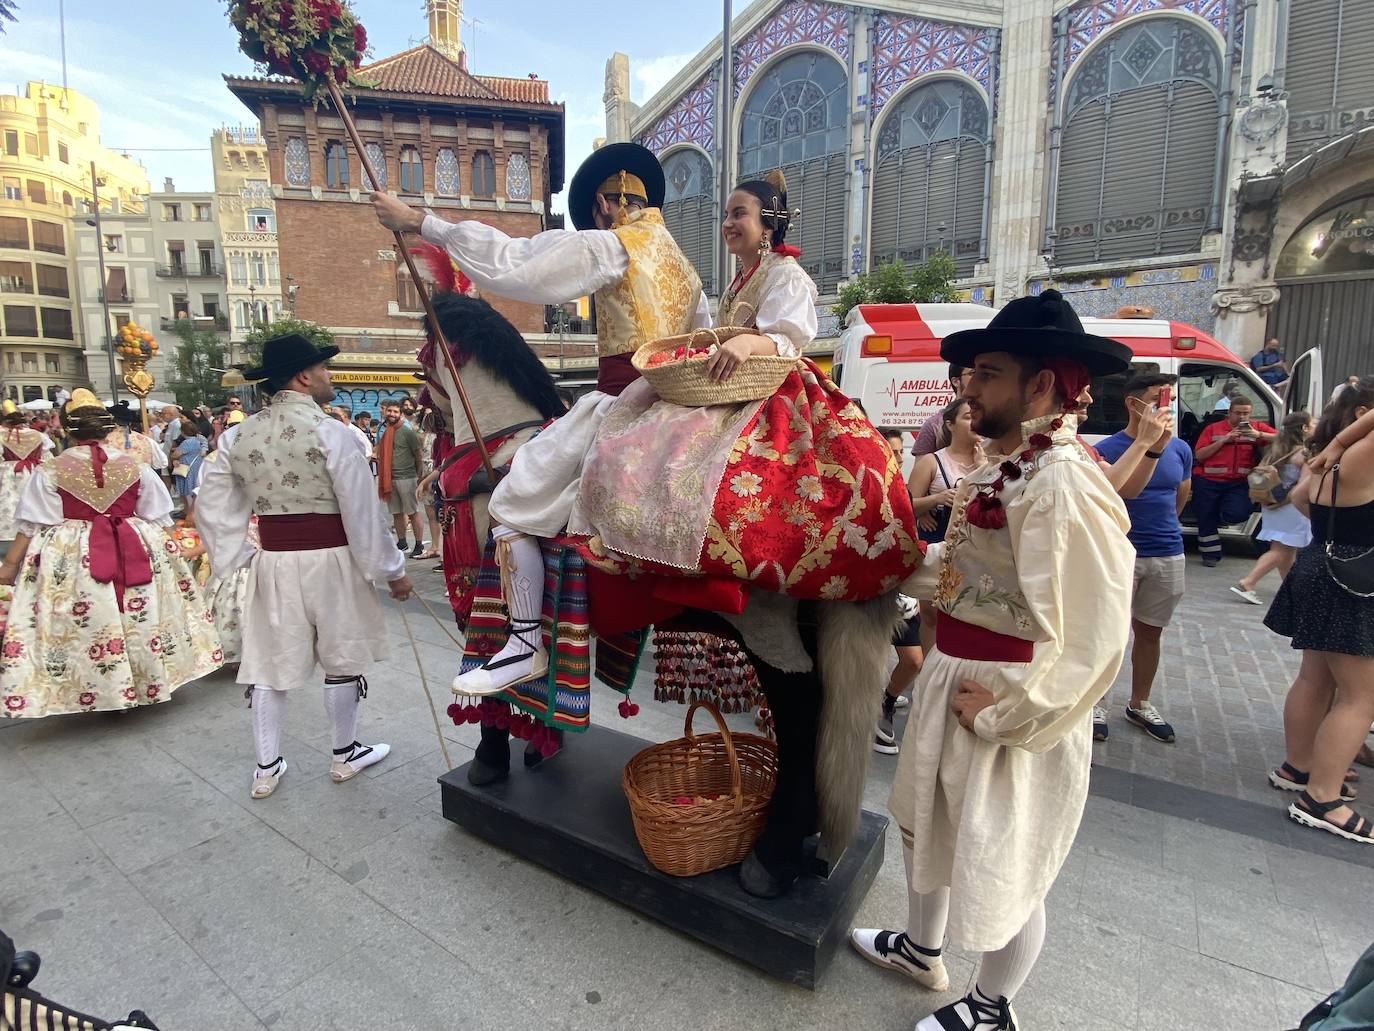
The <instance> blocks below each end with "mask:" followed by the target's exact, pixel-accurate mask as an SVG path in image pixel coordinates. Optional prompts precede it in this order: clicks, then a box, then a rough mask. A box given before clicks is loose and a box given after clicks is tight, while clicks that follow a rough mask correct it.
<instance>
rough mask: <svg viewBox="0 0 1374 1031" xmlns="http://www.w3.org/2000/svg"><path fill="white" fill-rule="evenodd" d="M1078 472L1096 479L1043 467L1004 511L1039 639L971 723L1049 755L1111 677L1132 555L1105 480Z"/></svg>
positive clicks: (993, 737)
mask: <svg viewBox="0 0 1374 1031" xmlns="http://www.w3.org/2000/svg"><path fill="white" fill-rule="evenodd" d="M1084 471H1089V472H1092V473H1094V474H1096V470H1090V469H1088V467H1086V466H1083V465H1081V463H1076V462H1052V463H1049V464H1047V465H1046V466H1045V467H1044V468H1042V469H1041V470H1040V471H1039V472H1038V473H1037V474H1036V480H1035V481H1034V482H1033V483H1032V484H1029V485H1028V486H1027V487H1026V490H1025V492H1024V493H1023V494H1021V496H1020V497H1018V498H1016V499H1015V500H1014V501H1012V502H1011V504H1009V505H1008V506H1007V528H1008V530H1010V532H1011V543H1012V553H1013V555H1014V556H1015V560H1016V572H1017V578H1018V579H1019V581H1020V587H1021V593H1022V594H1023V595H1024V596H1025V599H1026V607H1027V609H1028V611H1029V612H1030V615H1031V618H1032V619H1033V620H1034V621H1035V622H1036V623H1037V624H1038V629H1039V633H1036V634H1035V635H1034V639H1035V642H1036V643H1035V652H1034V657H1033V658H1032V660H1031V661H1030V662H1028V663H1026V664H1024V665H1008V666H1007V667H1005V668H1004V670H1003V676H1002V678H1001V681H1000V686H999V688H998V697H997V700H996V703H995V704H993V705H990V706H988V707H987V708H986V709H984V710H983V711H982V712H980V713H979V714H978V715H977V717H976V718H975V719H974V731H975V733H977V735H978V736H979V737H981V738H984V739H985V740H988V741H994V742H996V743H998V744H1002V745H1014V746H1018V747H1021V748H1025V749H1028V750H1029V751H1032V752H1043V751H1046V750H1048V749H1050V748H1052V747H1054V746H1055V745H1056V744H1058V743H1059V742H1060V741H1061V740H1062V739H1063V738H1064V737H1065V735H1067V734H1068V733H1069V732H1070V731H1071V730H1072V729H1073V728H1074V727H1075V726H1077V725H1080V724H1083V723H1085V722H1086V720H1087V719H1088V714H1089V710H1091V709H1092V707H1093V706H1094V705H1095V704H1096V703H1097V702H1098V701H1099V700H1100V699H1101V698H1102V696H1103V695H1105V694H1106V693H1107V689H1108V688H1110V687H1111V686H1112V681H1113V680H1114V679H1115V677H1116V673H1117V670H1118V669H1119V668H1120V667H1121V659H1122V656H1123V655H1124V654H1125V650H1126V638H1127V635H1128V634H1129V632H1130V624H1131V582H1132V575H1133V570H1134V568H1135V549H1134V548H1133V547H1132V546H1131V543H1130V541H1129V540H1127V538H1126V529H1127V527H1128V526H1129V525H1130V523H1129V520H1128V518H1127V516H1126V512H1125V506H1124V505H1123V504H1122V502H1121V499H1120V498H1118V497H1117V496H1116V494H1115V493H1114V492H1113V491H1111V489H1110V487H1109V485H1108V484H1107V483H1106V479H1105V477H1102V476H1101V475H1094V476H1092V477H1088V476H1084V475H1082V473H1083V472H1084ZM1097 481H1101V482H1100V483H1099V482H1097Z"/></svg>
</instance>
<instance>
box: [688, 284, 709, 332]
mask: <svg viewBox="0 0 1374 1031" xmlns="http://www.w3.org/2000/svg"><path fill="white" fill-rule="evenodd" d="M692 328H693V329H710V328H711V303H710V302H709V301H708V300H706V291H705V290H703V291H702V292H701V296H700V297H698V298H697V310H696V311H695V312H694V313H693V314H692Z"/></svg>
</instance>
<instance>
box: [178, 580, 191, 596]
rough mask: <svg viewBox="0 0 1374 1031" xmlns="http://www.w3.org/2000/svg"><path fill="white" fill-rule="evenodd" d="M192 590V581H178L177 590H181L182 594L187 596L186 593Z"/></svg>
mask: <svg viewBox="0 0 1374 1031" xmlns="http://www.w3.org/2000/svg"><path fill="white" fill-rule="evenodd" d="M190 589H191V581H190V580H178V581H177V590H179V591H180V592H181V593H182V594H185V593H186V592H188V591H189V590H190Z"/></svg>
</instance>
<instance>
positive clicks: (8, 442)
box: [0, 401, 53, 541]
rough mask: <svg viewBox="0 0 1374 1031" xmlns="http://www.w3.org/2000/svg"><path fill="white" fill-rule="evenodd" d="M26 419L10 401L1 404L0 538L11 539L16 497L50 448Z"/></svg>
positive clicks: (44, 437)
mask: <svg viewBox="0 0 1374 1031" xmlns="http://www.w3.org/2000/svg"><path fill="white" fill-rule="evenodd" d="M27 421H28V420H27V419H26V418H25V417H24V413H23V412H21V411H20V410H19V409H18V408H17V407H16V406H15V403H14V402H13V401H6V402H5V403H4V415H3V416H0V426H2V427H3V428H0V459H3V460H0V541H12V540H14V535H15V525H14V524H15V519H14V513H15V510H16V509H18V508H19V498H20V497H21V496H22V495H23V493H24V488H25V487H27V486H28V485H29V480H30V479H31V478H32V477H33V471H34V470H35V469H37V468H38V467H39V466H40V465H42V464H43V460H44V459H45V458H46V457H47V455H48V453H49V452H50V451H52V450H53V442H52V441H51V440H50V439H49V438H48V435H47V434H46V433H41V432H39V431H38V430H35V429H31V428H29V426H28V425H26V423H27Z"/></svg>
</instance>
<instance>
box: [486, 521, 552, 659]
mask: <svg viewBox="0 0 1374 1031" xmlns="http://www.w3.org/2000/svg"><path fill="white" fill-rule="evenodd" d="M492 536H493V537H495V538H496V540H497V541H498V542H501V543H503V544H504V545H505V546H506V548H507V549H508V550H507V552H506V554H507V558H508V560H509V561H508V565H507V568H505V569H503V570H502V573H503V576H502V579H503V580H504V581H505V582H506V583H507V584H508V585H509V587H508V590H507V592H506V593H507V595H508V596H507V598H506V604H507V605H508V606H509V608H510V618H511V623H512V625H516V626H517V628H518V625H519V624H524V625H525V626H527V627H528V625H529V624H531V623H534V624H537V623H538V622H539V618H540V615H541V614H542V610H543V607H544V606H543V601H544V555H543V553H542V552H541V551H540V550H539V541H538V539H537V538H535V537H530V536H528V535H527V534H523V533H521V532H520V531H519V530H512V529H510V528H508V527H505V526H500V525H497V526H494V527H493V528H492ZM522 638H523V639H522ZM538 640H539V630H538V628H537V627H536V628H535V629H534V630H533V632H532V633H531V632H530V631H528V630H526V631H525V632H523V633H522V634H521V635H520V636H517V635H516V634H515V633H512V634H511V635H510V637H509V638H507V639H506V644H505V647H503V648H502V649H501V650H500V651H499V652H497V653H496V655H494V656H493V657H492V660H491V661H499V660H501V659H505V658H509V657H511V656H515V655H524V654H527V653H528V652H530V651H532V650H533V649H532V648H531V645H530V642H531V641H533V642H535V643H537V642H538Z"/></svg>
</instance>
